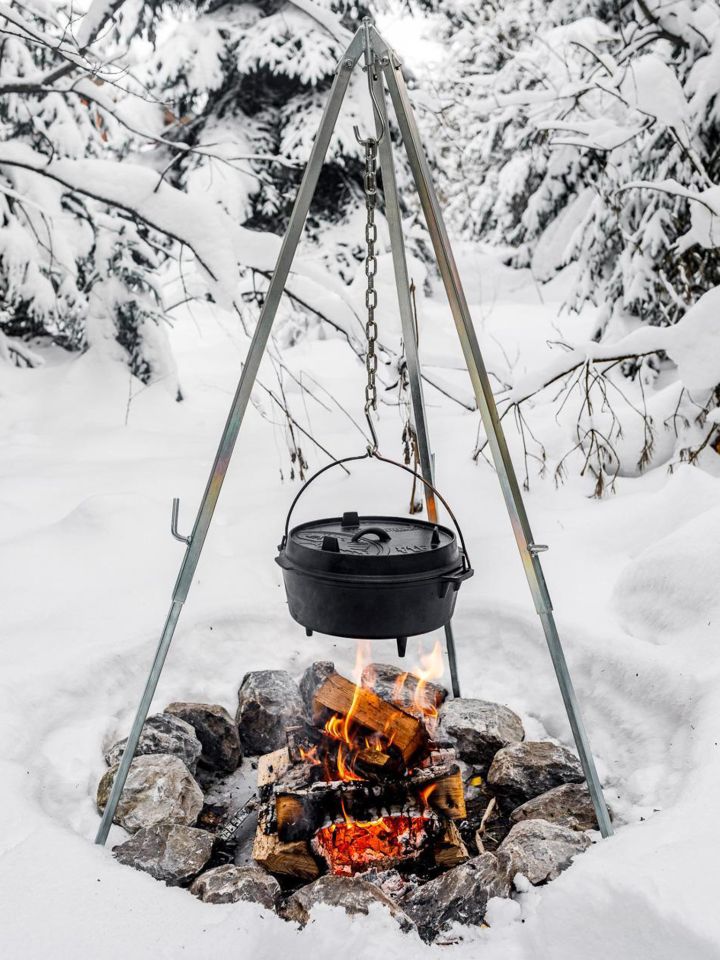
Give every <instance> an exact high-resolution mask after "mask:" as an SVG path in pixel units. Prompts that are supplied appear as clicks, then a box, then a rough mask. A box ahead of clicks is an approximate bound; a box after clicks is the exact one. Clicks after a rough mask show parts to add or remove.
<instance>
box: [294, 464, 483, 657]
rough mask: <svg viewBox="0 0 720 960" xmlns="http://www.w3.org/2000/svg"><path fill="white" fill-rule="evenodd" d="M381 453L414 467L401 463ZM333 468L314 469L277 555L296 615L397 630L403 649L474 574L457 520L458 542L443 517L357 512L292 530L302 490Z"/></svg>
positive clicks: (306, 620)
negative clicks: (437, 521)
mask: <svg viewBox="0 0 720 960" xmlns="http://www.w3.org/2000/svg"><path fill="white" fill-rule="evenodd" d="M375 456H377V454H376V455H375ZM347 459H348V460H349V459H362V458H358V457H354V458H347ZM378 459H383V460H384V462H387V463H391V464H393V465H395V466H398V467H401V469H403V470H407V472H409V473H414V471H412V470H409V469H408V468H406V467H403V466H402V464H396V463H395V462H394V461H387V460H385V458H380V457H378ZM339 462H347V460H346V461H337V462H336V463H339ZM336 463H333V464H330V466H335V465H336ZM327 469H329V467H324V468H323V470H321V471H319V472H318V473H317V474H315V476H313V477H311V478H310V480H308V483H306V484H305V486H304V487H303V488H302V489H301V490H300V493H299V494H298V495H297V497H296V498H295V500H294V502H293V504H292V506H291V507H290V512H289V513H288V517H287V522H286V524H285V535H284V536H283V539H282V542H281V544H280V547H279V554H278V556H277V557H276V562H277V563H278V564H279V565H280V566H281V567H282V571H283V579H284V581H285V590H286V593H287V598H288V606H289V609H290V615H291V616H292V618H293V619H294V620H296V621H297V622H298V623H299V624H301V625H302V626H304V627H305V629H306V631H307V632H308V633H310V632H312V631H313V630H317V631H319V632H320V633H326V634H329V635H330V636H335V637H353V638H358V639H367V640H380V639H389V638H393V637H394V638H398V648H399V652H400V653H401V654H402V652H403V650H404V638H406V637H412V636H415V635H417V634H421V633H429V632H430V631H432V630H437V629H438V628H439V627H443V626H445V625H446V624H447V623H448V622H449V620H450V619H451V617H452V614H453V609H454V607H455V599H456V596H457V591H458V589H459V588H460V584H461V583H462V581H463V580H466V579H467V578H468V577H471V576H472V574H473V571H472V568H471V567H470V561H469V559H468V556H467V553H466V550H465V544H464V541H463V537H462V533H461V532H460V529H459V527H458V537H459V540H460V543H459V544H458V538H457V537H456V536H455V534H454V533H453V531H452V530H450V529H448V528H447V527H443V526H439V525H438V524H433V523H428V522H426V521H424V520H415V519H412V518H410V517H383V516H358V514H357V513H352V512H348V513H344V514H343V516H342V517H331V518H328V519H323V520H311V521H309V522H308V523H302V524H300V525H299V526H296V527H293V528H292V530H290V529H289V527H290V517H291V515H292V512H293V510H294V508H295V505H296V503H297V501H298V500H299V498H300V496H301V495H302V493H303V492H304V490H305V489H306V488H307V486H308V484H310V483H311V482H312V481H313V480H315V479H316V477H318V476H319V475H320V473H322V472H324V471H325V470H327ZM418 479H419V480H420V481H421V482H422V483H425V484H426V486H430V484H427V483H426V481H424V480H423V479H422V477H419V476H418ZM431 489H434V488H431ZM435 493H437V491H435ZM437 496H438V498H439V499H440V500H441V501H442V503H443V504H445V506H446V508H447V510H448V513H449V514H450V516H451V517H452V519H453V521H455V518H454V516H453V514H452V511H451V510H450V508H449V507H448V506H447V504H446V503H445V501H444V500H443V498H442V497H441V496H440V494H439V493H438V494H437ZM455 525H456V527H457V521H455Z"/></svg>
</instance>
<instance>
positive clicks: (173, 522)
mask: <svg viewBox="0 0 720 960" xmlns="http://www.w3.org/2000/svg"><path fill="white" fill-rule="evenodd" d="M179 513H180V498H179V497H173V502H172V514H171V516H170V533H171V534H172V535H173V536H174V537H175V539H176V540H179V541H180V542H181V543H187V544H189V543H190V541H191V540H192V537H184V536H183V535H182V534H181V533H180V531H179V530H178V514H179Z"/></svg>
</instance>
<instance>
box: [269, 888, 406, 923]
mask: <svg viewBox="0 0 720 960" xmlns="http://www.w3.org/2000/svg"><path fill="white" fill-rule="evenodd" d="M318 903H325V904H328V905H330V906H333V907H342V908H343V909H344V910H345V912H346V913H348V914H351V915H352V914H357V913H363V914H367V913H368V909H369V907H371V906H372V905H373V904H376V903H379V904H382V906H384V907H385V908H386V909H387V911H388V913H389V914H390V916H391V917H392V918H393V919H394V920H395V921H396V922H397V923H398V925H399V926H400V928H401V929H402V930H404V931H405V932H406V933H408V932H409V931H411V930H414V929H415V924H414V923H413V922H412V920H411V919H410V918H409V917H408V915H407V914H406V913H405V912H404V911H403V910H401V909H400V907H398V905H397V904H396V903H393V901H392V900H391V899H390V898H389V897H387V896H386V895H385V894H384V893H383V892H382V890H380V888H379V887H376V886H375V884H373V883H368V881H367V880H361V879H359V878H357V877H334V876H332V875H330V874H327V875H326V876H324V877H320V879H319V880H315V881H314V882H313V883H310V884H308V885H307V886H306V887H301V888H300V889H299V890H297V891H296V892H295V893H293V895H292V896H291V897H289V899H288V900H287V902H286V903H285V906H284V908H283V911H282V913H283V916H284V917H285V919H287V920H292V921H294V922H296V923H299V924H300V926H302V927H304V926H305V924H306V923H307V922H308V920H309V919H310V913H311V911H312V909H313V907H314V906H315V905H316V904H318Z"/></svg>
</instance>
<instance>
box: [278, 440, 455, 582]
mask: <svg viewBox="0 0 720 960" xmlns="http://www.w3.org/2000/svg"><path fill="white" fill-rule="evenodd" d="M356 460H380V461H381V462H382V463H389V464H390V466H391V467H397V468H398V470H404V471H405V473H409V474H410V476H411V477H415V479H416V480H419V481H420V483H422V484H424V485H425V486H426V487H427V488H428V490H432V492H433V493H434V494H435V496H436V497H437V498H438V500H439V501H440V503H441V504H442V505H443V506H444V507H445V509H446V510H447V512H448V516H449V517H450V519H451V520H452V522H453V524H454V526H455V529H456V530H457V533H458V539H459V540H460V546H461V548H462V562H463V571H466V570H472V565H471V563H470V557H469V556H468V552H467V547H466V546H465V537H464V536H463V533H462V530H461V529H460V524H459V523H458V522H457V517H456V516H455V514H454V513H453V512H452V509H451V507H450V504H449V503H448V502H447V500H446V499H445V497H444V496H443V495H442V494H441V493H440V491H439V490H438V489H437V488H436V487H434V486H433V485H432V483H430V481H429V480H426V479H425V477H423V476H422V474H420V473H418V472H417V470H413V469H411V468H410V467H406V466H405V464H403V463H398V462H397V460H389V459H388V458H387V457H383V456H382V455H381V454H380V453H378V451H377V449H376V448H373V447H370V446H369V447H368V448H367V452H366V453H360V454H356V455H355V456H354V457H343V458H342V459H341V460H333V462H332V463H328V464H326V465H325V466H324V467H321V468H320V469H319V470H318V471H317V472H316V473H314V474H313V475H312V476H311V477H310V478H309V479H307V480H306V481H305V483H304V484H303V485H302V486H301V487H300V489H299V490H298V492H297V493H296V494H295V498H294V500H293V502H292V503H291V504H290V509H289V510H288V514H287V517H286V518H285V532H284V533H283V538H282V541H281V543H280V546H279V548H278V549H280V550H283V549H284V548H285V544H286V543H287V540H288V536H289V534H290V518H291V517H292V515H293V511H294V510H295V507H296V506H297V502H298V500H299V499H300V497H301V496H302V495H303V494H304V493H305V491H306V490H307V488H308V487H309V486H310V484H311V483H314V481H315V480H317V478H318V477H320V476H322V474H323V473H326V472H327V471H328V470H332V468H333V467H339V466H342V464H344V463H352V462H354V461H356ZM378 529H379V528H372V527H365V528H364V530H361V531H360V532H359V534H355V537H353V539H356V538H357V537H358V536H359V535H360V534H362V533H367V532H368V531H370V530H373V532H376V533H377V531H378ZM382 532H383V533H384V534H385V535H386V536H387V537H388V539H390V536H389V534H387V532H386V531H385V530H383V531H382Z"/></svg>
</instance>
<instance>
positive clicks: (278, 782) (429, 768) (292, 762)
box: [253, 644, 468, 879]
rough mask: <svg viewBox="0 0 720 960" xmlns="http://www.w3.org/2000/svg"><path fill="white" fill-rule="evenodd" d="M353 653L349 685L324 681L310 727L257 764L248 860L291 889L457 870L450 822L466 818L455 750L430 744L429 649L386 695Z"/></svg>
mask: <svg viewBox="0 0 720 960" xmlns="http://www.w3.org/2000/svg"><path fill="white" fill-rule="evenodd" d="M368 659H369V646H368V645H365V644H360V645H359V648H358V657H357V662H356V666H355V671H354V679H353V680H352V681H351V680H348V679H347V678H345V677H342V676H340V675H339V674H337V673H332V674H330V675H329V676H327V677H325V678H324V679H323V680H322V682H321V683H320V684H319V685H318V687H317V689H316V690H315V694H314V701H313V708H314V709H313V716H312V722H303V723H302V724H299V725H295V726H292V727H288V729H287V731H286V735H287V746H286V747H283V748H281V749H279V750H276V751H274V752H272V753H269V754H266V755H265V756H263V757H261V758H260V760H259V763H258V788H259V794H260V800H261V809H260V814H259V817H258V828H257V835H256V838H255V846H254V850H253V856H254V859H255V860H256V861H257V862H258V863H260V864H261V865H263V866H264V867H266V868H267V869H268V870H270V871H271V872H273V873H275V874H278V875H281V876H286V877H294V878H298V879H310V878H312V877H315V876H318V875H319V873H320V872H321V865H323V864H324V865H326V868H327V871H328V872H329V873H332V874H335V875H341V876H342V875H345V876H355V875H357V874H361V873H363V872H364V871H366V870H368V869H371V868H376V869H388V868H391V867H398V866H401V865H402V864H412V865H413V867H414V868H416V869H420V868H423V869H424V870H426V871H432V870H433V868H438V867H439V868H444V869H446V868H448V867H450V866H453V865H455V864H457V863H460V862H462V861H463V860H465V859H467V857H468V852H467V850H466V848H465V845H464V844H463V841H462V839H461V837H460V834H459V832H458V830H457V827H456V825H455V822H454V821H457V820H463V819H465V817H466V808H465V798H464V793H463V780H462V776H461V772H460V767H459V765H458V763H457V757H456V754H455V750H454V748H453V747H452V746H451V745H450V744H449V743H443V742H442V741H440V740H439V739H437V718H438V709H439V707H440V706H441V704H442V700H443V699H444V696H445V691H444V690H443V688H442V687H440V686H438V685H436V684H435V683H433V680H434V679H437V678H438V677H439V676H440V675H441V674H442V655H441V650H440V646H439V644H438V645H436V647H435V648H434V650H433V652H432V653H431V654H428V655H425V656H423V657H421V667H420V668H418V669H417V670H415V671H413V672H412V673H410V672H408V673H404V674H401V675H400V676H398V677H397V679H396V680H395V681H394V682H393V683H392V685H388V684H387V683H383V682H382V678H379V677H378V675H377V670H376V667H375V666H374V665H373V664H371V663H368V662H367V661H368Z"/></svg>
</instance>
